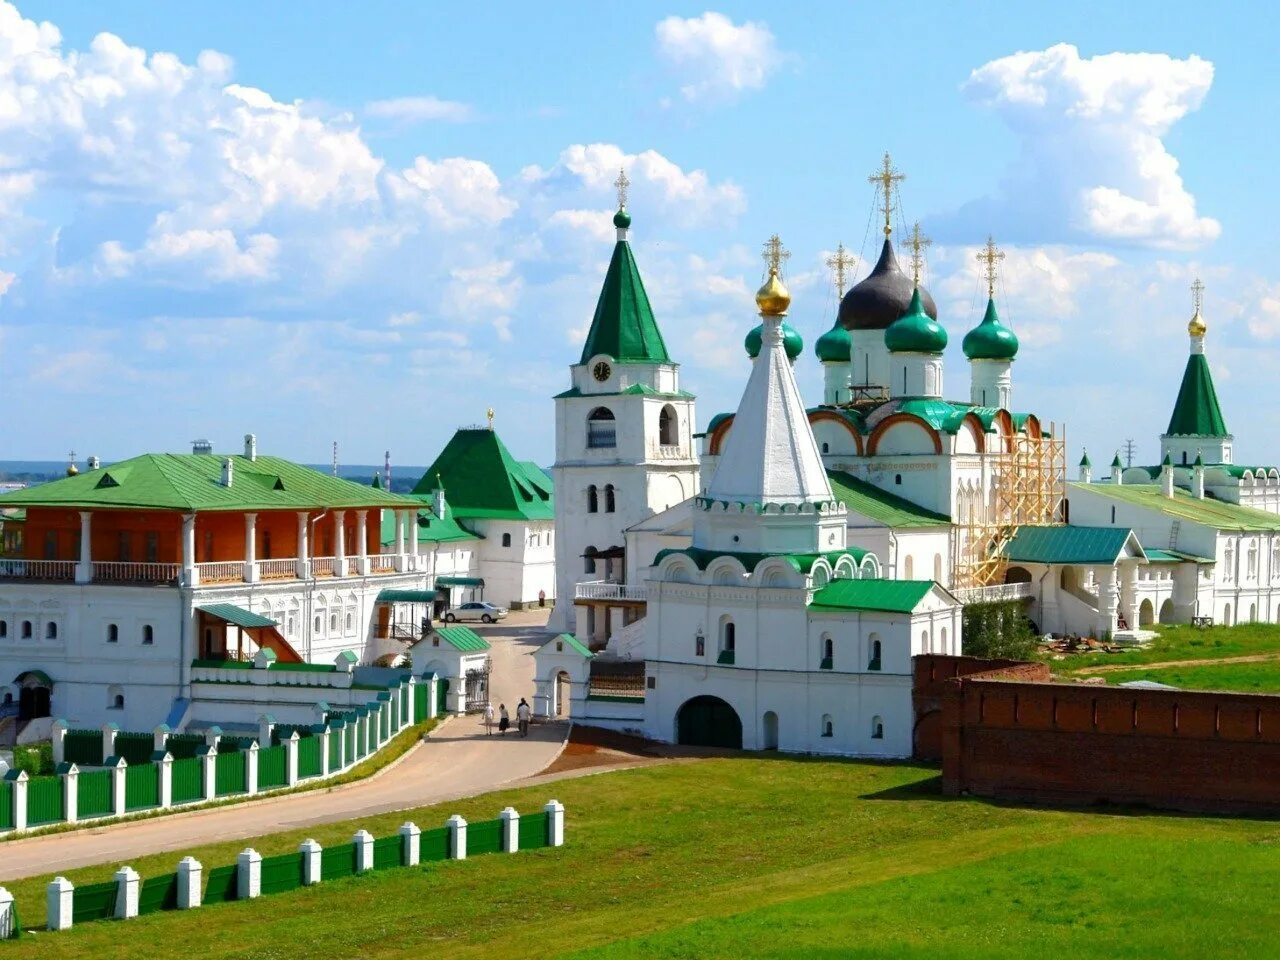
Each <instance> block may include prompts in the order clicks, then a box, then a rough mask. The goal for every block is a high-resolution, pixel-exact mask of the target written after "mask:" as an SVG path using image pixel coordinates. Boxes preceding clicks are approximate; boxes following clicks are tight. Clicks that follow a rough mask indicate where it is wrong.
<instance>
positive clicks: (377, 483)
mask: <svg viewBox="0 0 1280 960" xmlns="http://www.w3.org/2000/svg"><path fill="white" fill-rule="evenodd" d="M369 486H371V487H373V489H375V490H381V489H382V474H380V473H377V472H375V473H374V475H373V483H371V484H369Z"/></svg>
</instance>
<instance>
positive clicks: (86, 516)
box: [76, 510, 93, 583]
mask: <svg viewBox="0 0 1280 960" xmlns="http://www.w3.org/2000/svg"><path fill="white" fill-rule="evenodd" d="M92 517H93V514H92V513H90V512H89V511H88V510H81V511H80V562H79V563H78V564H76V583H90V582H92V580H93V522H92Z"/></svg>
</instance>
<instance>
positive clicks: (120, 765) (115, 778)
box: [111, 757, 129, 817]
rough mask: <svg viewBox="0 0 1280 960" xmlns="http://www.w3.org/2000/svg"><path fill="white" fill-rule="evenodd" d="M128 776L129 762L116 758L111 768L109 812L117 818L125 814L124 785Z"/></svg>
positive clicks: (122, 758)
mask: <svg viewBox="0 0 1280 960" xmlns="http://www.w3.org/2000/svg"><path fill="white" fill-rule="evenodd" d="M128 775H129V761H127V760H126V759H125V758H124V757H117V758H116V762H115V765H114V766H113V767H112V768H111V812H112V813H113V814H114V815H115V816H117V817H123V816H124V813H125V799H124V785H125V778H126V777H127V776H128Z"/></svg>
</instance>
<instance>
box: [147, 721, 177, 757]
mask: <svg viewBox="0 0 1280 960" xmlns="http://www.w3.org/2000/svg"><path fill="white" fill-rule="evenodd" d="M170 733H172V731H171V730H170V729H169V725H168V724H167V723H161V724H158V725H157V726H156V727H154V728H153V729H152V731H151V749H152V750H154V751H155V752H156V753H160V752H161V751H163V750H166V749H168V746H169V734H170Z"/></svg>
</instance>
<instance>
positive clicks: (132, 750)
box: [116, 733, 156, 767]
mask: <svg viewBox="0 0 1280 960" xmlns="http://www.w3.org/2000/svg"><path fill="white" fill-rule="evenodd" d="M155 752H156V738H155V737H154V736H152V735H151V734H149V733H117V734H116V756H117V757H124V759H125V762H126V763H127V764H129V766H131V767H132V766H135V765H140V764H143V763H150V762H151V755H152V754H153V753H155Z"/></svg>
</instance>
